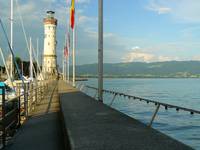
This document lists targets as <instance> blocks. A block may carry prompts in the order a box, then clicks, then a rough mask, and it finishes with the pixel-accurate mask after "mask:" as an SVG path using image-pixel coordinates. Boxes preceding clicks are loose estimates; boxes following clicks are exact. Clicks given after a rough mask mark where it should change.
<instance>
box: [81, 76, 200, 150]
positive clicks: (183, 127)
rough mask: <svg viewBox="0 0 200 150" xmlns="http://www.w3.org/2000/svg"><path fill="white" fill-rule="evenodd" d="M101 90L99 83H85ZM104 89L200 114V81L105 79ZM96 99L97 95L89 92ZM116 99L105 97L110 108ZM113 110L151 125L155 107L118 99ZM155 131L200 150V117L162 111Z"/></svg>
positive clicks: (156, 122)
mask: <svg viewBox="0 0 200 150" xmlns="http://www.w3.org/2000/svg"><path fill="white" fill-rule="evenodd" d="M82 83H84V84H87V85H91V86H95V87H97V80H96V79H89V80H88V81H87V82H82ZM104 89H109V90H113V91H118V92H123V93H126V94H130V95H134V96H139V97H143V98H148V99H151V100H155V101H159V102H164V103H168V104H174V105H178V106H183V107H186V108H192V109H196V110H200V79H105V80H104ZM88 93H89V95H91V96H94V94H95V91H92V90H90V91H88ZM111 99H112V96H111V95H109V94H105V95H104V101H105V103H107V104H109V103H110V101H111ZM112 107H113V108H115V109H117V110H119V111H121V112H123V113H125V114H127V115H129V116H131V117H133V118H136V119H138V120H140V121H142V122H143V123H146V124H148V123H149V121H150V119H151V117H152V114H153V112H154V110H155V105H153V104H146V103H145V102H139V101H134V100H129V99H127V98H126V99H124V98H122V97H116V99H115V101H114V103H113V105H112ZM153 128H156V129H158V130H160V131H161V132H163V133H165V134H167V135H169V136H171V137H173V138H175V139H177V140H179V141H181V142H183V143H185V144H187V145H190V146H191V147H193V148H195V149H198V150H200V115H198V114H195V115H190V113H188V112H183V111H179V112H176V110H174V109H168V110H165V109H164V108H162V107H161V109H160V111H159V113H158V116H157V117H156V120H155V121H154V124H153Z"/></svg>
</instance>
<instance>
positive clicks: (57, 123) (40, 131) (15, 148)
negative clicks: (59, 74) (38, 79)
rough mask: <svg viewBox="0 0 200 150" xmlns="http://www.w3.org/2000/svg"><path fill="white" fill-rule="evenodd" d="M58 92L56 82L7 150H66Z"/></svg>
mask: <svg viewBox="0 0 200 150" xmlns="http://www.w3.org/2000/svg"><path fill="white" fill-rule="evenodd" d="M57 90H58V88H57V83H56V82H55V83H54V84H53V85H52V86H50V87H49V89H48V91H46V94H45V97H44V99H43V100H42V101H41V103H40V104H38V105H37V106H36V108H35V110H34V111H33V112H32V113H31V115H32V117H31V118H30V119H29V120H28V121H27V122H26V123H25V124H24V125H23V126H22V127H21V129H20V130H19V131H18V132H17V134H16V136H15V137H14V138H13V139H12V141H11V142H9V143H8V145H7V147H6V150H64V143H63V142H64V141H63V134H62V131H63V130H62V125H61V120H60V109H59V108H60V104H59V100H58V91H57Z"/></svg>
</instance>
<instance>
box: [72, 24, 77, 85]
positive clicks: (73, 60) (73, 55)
mask: <svg viewBox="0 0 200 150" xmlns="http://www.w3.org/2000/svg"><path fill="white" fill-rule="evenodd" d="M75 27H76V26H74V29H73V48H72V49H73V50H72V63H73V79H72V83H73V87H75V86H76V83H75V77H76V74H75V73H76V70H75V69H76V68H75V67H76V60H75V59H76V56H75Z"/></svg>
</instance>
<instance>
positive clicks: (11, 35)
mask: <svg viewBox="0 0 200 150" xmlns="http://www.w3.org/2000/svg"><path fill="white" fill-rule="evenodd" d="M10 47H11V49H12V50H13V0H11V12H10ZM10 58H11V61H10V62H11V66H10V76H11V78H13V56H12V54H11V57H10Z"/></svg>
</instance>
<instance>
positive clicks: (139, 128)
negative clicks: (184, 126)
mask: <svg viewBox="0 0 200 150" xmlns="http://www.w3.org/2000/svg"><path fill="white" fill-rule="evenodd" d="M63 87H64V86H63ZM60 89H61V92H60V94H59V95H60V103H61V111H62V114H63V121H64V124H65V132H66V133H65V134H67V135H68V137H69V139H68V140H69V141H67V142H69V145H70V147H71V150H191V149H192V148H191V147H189V146H186V145H184V144H182V143H180V142H178V141H177V140H174V139H172V138H170V137H168V136H166V135H164V134H162V133H161V132H158V131H157V130H154V129H152V128H149V127H147V126H146V125H144V124H143V123H140V122H139V121H137V120H135V119H133V118H130V117H129V116H127V115H125V114H122V113H121V112H118V111H116V110H114V109H112V108H110V107H108V106H106V105H104V104H102V103H100V102H97V101H96V100H94V99H93V98H91V97H89V96H87V95H85V94H84V93H81V92H80V91H77V90H76V89H74V88H72V87H70V86H67V87H66V85H65V89H63V88H60ZM65 90H66V91H68V92H65Z"/></svg>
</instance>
